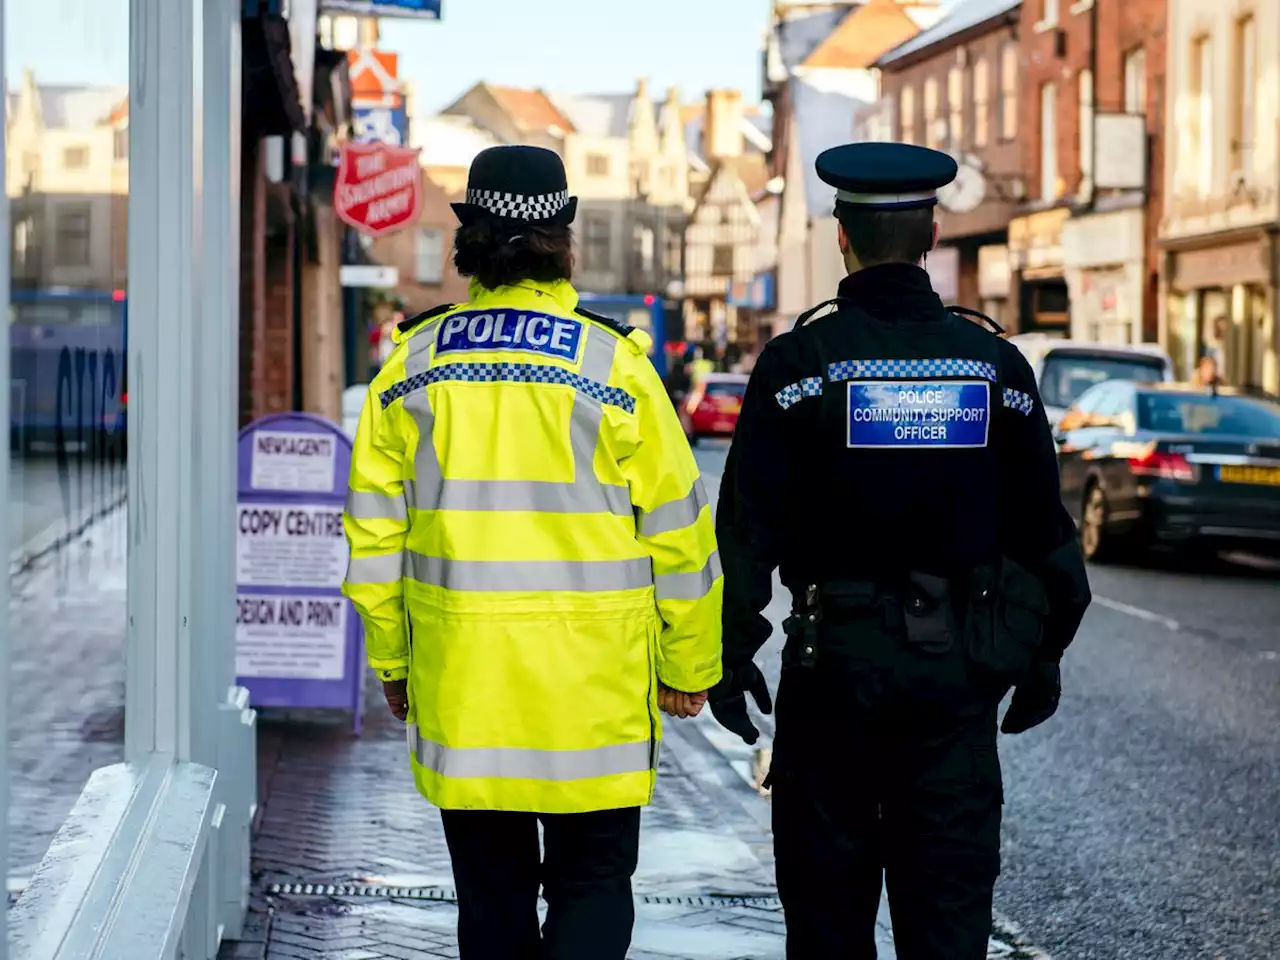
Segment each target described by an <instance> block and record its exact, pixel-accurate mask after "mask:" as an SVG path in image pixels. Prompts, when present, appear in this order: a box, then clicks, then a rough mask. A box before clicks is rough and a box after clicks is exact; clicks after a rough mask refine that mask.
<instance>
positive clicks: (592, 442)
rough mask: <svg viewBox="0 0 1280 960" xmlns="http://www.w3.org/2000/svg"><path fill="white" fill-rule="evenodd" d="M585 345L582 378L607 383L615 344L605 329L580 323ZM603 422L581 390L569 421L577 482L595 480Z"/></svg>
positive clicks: (601, 409)
mask: <svg viewBox="0 0 1280 960" xmlns="http://www.w3.org/2000/svg"><path fill="white" fill-rule="evenodd" d="M583 334H584V335H585V336H586V341H587V342H586V345H585V346H584V347H583V350H582V370H581V375H582V376H583V377H585V378H586V379H588V380H594V381H596V382H597V383H602V384H606V385H607V384H608V383H609V372H610V371H611V370H612V369H613V354H614V351H615V350H616V349H617V346H618V342H617V340H615V339H614V338H613V335H612V334H610V333H609V332H608V331H607V330H602V329H600V328H599V327H596V326H593V325H592V324H590V323H587V322H585V321H584V322H583ZM603 423H604V407H603V405H601V404H600V403H599V402H598V401H596V400H593V399H592V398H591V397H588V396H587V395H586V394H585V393H583V392H582V391H581V390H579V391H577V392H576V393H575V394H574V397H573V414H572V416H571V418H570V421H569V443H570V445H571V447H572V449H573V464H574V470H575V474H574V479H575V480H576V481H580V482H587V481H594V479H595V476H594V473H593V470H592V464H593V463H594V462H595V456H596V447H597V446H598V445H599V443H600V429H601V426H602V425H603Z"/></svg>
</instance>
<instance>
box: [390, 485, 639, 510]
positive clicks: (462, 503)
mask: <svg viewBox="0 0 1280 960" xmlns="http://www.w3.org/2000/svg"><path fill="white" fill-rule="evenodd" d="M405 489H406V491H408V492H407V494H406V495H407V496H408V498H409V502H410V503H413V504H414V505H415V507H416V506H417V504H418V494H417V484H416V483H414V481H412V480H410V481H408V482H407V483H406V484H405ZM419 509H432V510H480V511H488V512H494V513H510V512H512V511H517V510H526V511H531V512H534V513H579V514H580V513H612V514H615V515H617V516H619V517H629V516H631V515H632V514H631V491H630V490H629V489H628V488H626V487H622V486H614V485H612V484H602V483H597V482H595V481H594V480H593V481H592V482H591V483H585V484H578V483H555V482H553V481H546V480H445V481H443V482H442V484H441V486H440V493H439V496H438V497H437V498H436V502H435V503H434V504H433V505H432V506H431V507H423V508H419Z"/></svg>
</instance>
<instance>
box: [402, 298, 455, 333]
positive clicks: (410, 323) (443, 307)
mask: <svg viewBox="0 0 1280 960" xmlns="http://www.w3.org/2000/svg"><path fill="white" fill-rule="evenodd" d="M456 306H457V304H456V303H442V304H440V305H439V306H438V307H432V308H431V309H430V310H428V311H426V312H425V313H419V314H417V315H416V316H412V317H410V318H409V319H407V320H401V321H400V322H399V323H398V324H396V329H397V330H399V331H400V332H401V333H402V334H403V333H408V332H409V331H410V330H412V329H414V328H415V327H417V326H418V325H420V324H422V323H425V322H426V321H427V320H430V319H431V318H432V317H438V316H440V314H442V313H446V312H448V311H449V310H452V309H453V308H454V307H456Z"/></svg>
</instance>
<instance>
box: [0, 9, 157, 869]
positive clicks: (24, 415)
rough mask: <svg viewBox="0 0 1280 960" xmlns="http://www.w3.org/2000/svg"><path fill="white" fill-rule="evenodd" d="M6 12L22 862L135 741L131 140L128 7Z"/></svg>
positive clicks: (13, 644)
mask: <svg viewBox="0 0 1280 960" xmlns="http://www.w3.org/2000/svg"><path fill="white" fill-rule="evenodd" d="M0 18H2V19H3V24H0V28H2V29H0V33H2V34H3V36H4V43H5V55H6V63H5V67H6V75H7V78H8V80H9V84H8V90H7V117H8V123H7V124H6V130H5V141H6V147H7V149H6V151H5V153H4V160H3V162H4V164H5V166H6V169H5V170H4V174H5V178H6V181H7V183H8V184H9V185H10V190H9V204H10V209H9V213H10V223H11V224H12V227H11V228H8V229H11V234H10V239H11V246H10V250H9V257H10V262H9V264H8V266H9V269H10V279H11V281H12V287H11V288H6V287H0V295H3V297H4V299H5V303H6V306H7V308H8V317H9V335H8V336H7V337H6V339H5V344H6V346H5V349H8V350H9V382H8V383H4V384H0V389H7V390H8V396H9V403H10V419H9V424H8V433H7V436H8V441H9V442H8V448H9V457H10V460H9V464H8V476H9V484H10V489H9V497H8V503H6V504H5V510H6V513H7V515H6V521H7V525H8V535H9V545H10V547H11V550H12V553H11V554H10V560H11V563H10V571H11V581H10V591H9V594H8V600H7V602H8V604H9V622H10V629H9V645H8V649H9V655H10V658H11V662H10V663H9V664H0V669H10V668H11V669H12V672H13V677H14V681H15V682H14V685H13V686H12V687H11V688H10V695H11V696H10V713H9V720H10V724H11V727H10V731H9V733H10V741H9V742H10V753H9V764H8V770H9V774H10V776H11V778H12V779H11V781H10V784H9V786H10V788H11V789H9V790H8V791H7V793H8V795H9V798H10V803H9V816H8V820H9V823H10V825H11V826H12V827H13V829H12V830H11V831H10V832H9V841H10V843H9V850H8V851H6V852H7V861H8V863H9V865H10V866H11V867H13V868H15V869H22V868H26V867H28V866H29V865H31V864H35V863H39V862H40V860H41V858H42V857H43V856H44V854H45V851H46V849H47V847H48V845H49V842H50V840H52V838H53V834H54V832H55V831H56V830H57V829H58V827H59V825H60V823H61V821H62V818H63V817H64V816H65V815H66V813H67V811H69V810H70V809H71V807H72V805H73V804H74V803H75V801H76V797H77V795H78V794H79V792H80V789H81V787H82V786H83V782H84V778H85V777H86V776H87V775H88V772H89V771H90V770H92V769H94V768H95V767H98V766H102V765H104V764H107V763H111V762H114V760H115V759H116V758H117V757H118V756H119V755H120V752H121V749H122V748H121V742H120V741H121V740H122V729H123V713H124V689H123V681H124V677H125V665H124V642H125V630H126V622H125V581H126V577H127V571H128V570H129V569H130V568H131V566H132V564H130V563H128V562H127V557H128V553H127V549H126V526H125V512H124V501H125V497H126V491H127V481H126V474H125V456H126V444H125V433H126V426H125V419H126V418H125V406H126V402H127V399H128V398H127V396H126V394H127V392H128V383H127V380H128V371H127V370H126V369H125V362H124V361H125V354H124V340H125V316H126V308H127V306H128V303H127V299H126V296H127V287H128V285H127V277H126V274H125V271H126V269H127V258H126V255H125V250H126V248H127V244H126V229H125V228H126V202H127V195H128V178H127V177H126V176H121V173H122V172H124V171H122V170H121V166H127V163H128V141H127V139H125V140H123V141H118V145H113V146H112V147H107V146H106V145H105V144H104V145H103V147H102V148H101V149H99V148H98V147H97V146H96V144H97V143H98V142H99V138H100V137H102V136H103V131H104V129H105V130H110V128H104V127H103V126H102V124H103V123H105V122H107V118H109V117H111V116H112V113H113V111H115V110H117V108H118V107H119V106H120V104H121V102H122V100H125V99H127V96H128V82H129V25H130V3H129V0H60V2H57V3H48V2H46V3H40V2H37V0H8V2H7V3H5V2H0ZM41 115H43V122H36V121H35V119H34V118H35V117H39V116H41ZM117 161H119V162H118V163H117ZM174 175H175V176H177V175H178V174H177V172H176V171H175V173H174ZM153 402H156V401H153ZM159 402H163V401H159ZM154 410H155V408H154V407H153V408H152V416H153V417H154ZM41 554H43V555H41ZM15 558H16V559H17V562H16V563H15V562H13V561H14V560H15ZM51 658H52V659H51ZM33 679H34V680H37V681H38V682H35V683H33V682H32V680H33ZM42 702H46V703H47V704H50V705H54V714H56V724H55V726H58V727H65V729H66V730H69V731H84V732H85V734H86V735H85V736H84V737H81V736H79V735H72V736H63V735H61V734H59V733H57V732H56V731H50V730H49V728H48V723H47V722H45V721H42V720H41V719H40V717H41V715H42V713H43V708H42V707H41V703H42ZM91 741H95V742H91ZM53 769H56V770H58V771H60V774H59V776H57V777H56V778H52V779H51V778H50V776H49V775H48V772H47V771H49V770H53ZM63 774H66V775H65V776H63ZM4 780H5V774H4V771H0V791H3V790H4V783H3V781H4ZM55 781H56V782H55ZM0 816H4V809H3V804H2V803H0Z"/></svg>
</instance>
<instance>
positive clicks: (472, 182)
mask: <svg viewBox="0 0 1280 960" xmlns="http://www.w3.org/2000/svg"><path fill="white" fill-rule="evenodd" d="M452 206H453V212H454V213H456V214H457V215H458V220H459V221H461V222H462V224H463V225H464V226H465V225H467V224H469V223H473V222H474V221H475V220H477V219H478V218H480V217H492V218H495V219H498V220H508V221H512V222H514V223H524V224H543V225H546V226H556V227H559V226H565V225H567V224H570V223H573V218H574V215H575V214H576V213H577V211H578V198H577V197H571V196H569V180H568V178H567V177H566V176H565V172H564V162H563V161H562V160H561V159H560V156H559V154H557V153H556V152H555V151H553V150H547V149H545V148H543V147H526V146H502V147H489V148H488V149H487V150H482V151H480V153H479V154H477V155H476V158H475V160H473V161H471V171H470V173H469V174H468V176H467V200H466V202H465V203H455V204H453V205H452Z"/></svg>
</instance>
